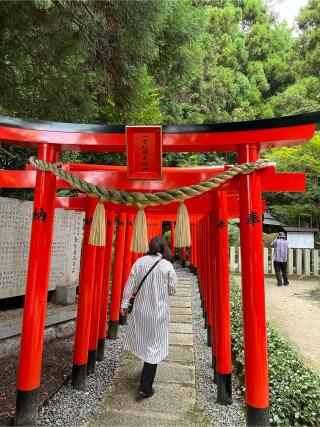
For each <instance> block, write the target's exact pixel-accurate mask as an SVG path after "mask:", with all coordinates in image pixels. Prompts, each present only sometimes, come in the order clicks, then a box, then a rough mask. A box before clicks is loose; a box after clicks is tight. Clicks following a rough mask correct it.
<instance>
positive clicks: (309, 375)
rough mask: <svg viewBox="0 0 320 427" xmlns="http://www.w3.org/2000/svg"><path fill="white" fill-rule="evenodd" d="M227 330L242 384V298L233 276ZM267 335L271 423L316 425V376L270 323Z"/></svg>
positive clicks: (319, 386)
mask: <svg viewBox="0 0 320 427" xmlns="http://www.w3.org/2000/svg"><path fill="white" fill-rule="evenodd" d="M231 331H232V332H231V333H232V352H233V357H234V358H235V362H236V364H237V366H238V368H240V369H239V373H240V375H239V377H240V380H241V381H242V384H244V351H243V329H242V300H241V290H240V286H239V283H238V282H237V280H236V279H235V278H234V277H233V278H232V280H231ZM267 337H268V362H269V386H270V423H271V425H277V426H285V425H308V426H316V425H319V424H320V377H319V376H317V375H316V374H315V372H313V371H312V370H311V369H309V368H308V367H307V366H306V365H305V364H304V362H303V361H302V359H301V358H300V357H299V355H298V354H297V353H296V352H294V351H293V350H292V349H291V348H290V346H289V345H288V344H287V342H286V341H285V340H284V339H283V338H282V337H281V336H280V335H279V334H278V333H277V332H276V331H275V330H274V329H273V328H272V327H270V325H267ZM243 391H244V387H243Z"/></svg>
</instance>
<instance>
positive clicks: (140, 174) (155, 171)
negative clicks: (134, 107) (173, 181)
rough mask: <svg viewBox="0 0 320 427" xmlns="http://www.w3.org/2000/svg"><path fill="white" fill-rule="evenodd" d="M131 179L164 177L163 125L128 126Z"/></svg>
mask: <svg viewBox="0 0 320 427" xmlns="http://www.w3.org/2000/svg"><path fill="white" fill-rule="evenodd" d="M126 137H127V156H128V178H129V179H161V178H162V132H161V126H127V127H126Z"/></svg>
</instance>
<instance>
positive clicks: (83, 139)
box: [0, 112, 320, 426]
mask: <svg viewBox="0 0 320 427" xmlns="http://www.w3.org/2000/svg"><path fill="white" fill-rule="evenodd" d="M319 123H320V112H318V113H308V114H301V115H296V116H288V117H281V118H275V119H264V120H256V121H247V122H234V123H220V124H219V123H218V124H201V125H190V126H189V125H179V126H178V125H177V126H173V125H166V126H163V127H162V128H161V131H162V135H161V140H160V142H161V147H160V151H162V152H210V151H217V152H226V151H234V152H236V153H237V154H238V163H246V162H255V161H256V160H257V159H258V158H259V153H260V150H261V149H264V148H272V147H282V146H293V145H297V144H304V143H306V142H307V141H308V140H309V139H310V138H312V137H313V135H314V132H315V131H316V130H317V128H318V126H319ZM144 129H145V128H144ZM0 141H1V142H3V143H6V144H13V145H21V146H32V147H37V150H38V158H39V159H41V160H45V161H47V162H50V163H55V162H57V161H58V158H59V155H60V153H61V151H69V150H79V151H95V152H126V151H127V142H126V127H125V126H122V125H121V126H120V125H119V126H115V125H82V124H68V123H53V122H42V121H28V120H23V119H18V118H9V117H0ZM131 149H132V148H131ZM129 151H130V147H129V146H128V156H129V155H130V153H129ZM133 154H134V153H133ZM129 163H130V162H129ZM128 166H129V165H128ZM62 168H63V169H65V170H69V171H71V172H72V174H74V175H75V176H78V177H81V178H82V179H85V180H86V181H88V182H90V183H93V184H98V185H101V186H103V187H105V188H111V189H118V190H120V189H121V190H126V191H129V192H130V191H131V192H132V191H133V192H138V191H142V192H157V191H166V190H169V189H175V188H177V187H182V186H188V185H192V184H198V183H199V182H202V181H205V180H207V179H209V178H212V177H214V176H216V175H217V174H218V173H221V172H223V171H225V170H228V169H229V168H230V167H229V166H214V167H194V168H162V169H161V165H160V169H161V174H160V176H158V179H153V178H152V176H149V177H148V179H141V175H139V174H138V175H137V176H134V174H133V175H131V176H130V174H129V173H128V167H126V166H123V167H122V166H118V167H117V166H105V165H103V166H102V165H83V164H63V165H62ZM130 173H131V172H130ZM0 186H1V187H7V188H12V187H15V188H34V189H35V192H34V211H33V221H32V229H31V240H30V250H29V264H28V274H27V284H26V292H25V304H24V316H23V326H22V335H21V348H20V358H19V368H18V381H17V406H16V419H15V423H16V425H34V424H35V423H36V419H37V411H38V393H39V385H40V375H41V360H42V351H43V339H44V325H45V317H46V305H47V294H48V281H49V274H50V253H51V244H52V235H53V223H54V212H55V208H64V209H73V210H82V211H85V226H84V239H83V248H82V260H81V271H80V285H79V300H78V310H77V323H76V334H75V344H74V356H73V373H72V384H73V386H74V387H75V388H79V389H82V388H84V387H85V380H86V375H87V374H90V373H91V372H93V371H94V369H95V362H96V360H102V359H103V357H104V352H105V351H108V349H107V348H106V349H105V338H106V335H107V331H108V336H109V337H110V338H111V339H112V338H113V339H114V338H116V337H117V329H118V324H119V307H120V299H121V294H122V291H123V288H124V285H125V283H126V280H127V278H128V275H129V272H130V268H131V265H132V264H133V263H134V262H135V260H136V259H137V258H138V257H139V256H141V255H142V254H136V253H132V252H131V251H130V242H131V238H132V231H133V222H134V218H135V213H136V211H137V208H135V207H129V206H123V205H120V204H113V203H110V202H105V208H106V217H105V221H106V230H107V231H106V246H101V247H98V246H93V245H90V244H89V242H88V240H89V233H90V227H91V219H92V215H93V211H94V208H95V205H96V203H97V199H96V198H92V197H87V196H80V197H74V198H60V197H56V190H57V189H60V188H70V186H69V185H68V184H66V183H65V182H63V181H60V180H59V179H57V178H56V177H55V176H54V175H52V174H51V173H49V172H40V171H35V170H34V169H33V168H32V167H30V166H29V167H27V168H26V170H24V171H22V170H20V171H5V170H1V171H0ZM263 191H265V192H276V191H305V176H304V174H302V173H277V172H276V170H275V165H269V166H268V167H267V168H265V169H261V170H256V171H255V172H253V173H251V174H248V175H238V176H235V177H234V178H232V179H231V180H230V181H228V182H227V183H225V184H223V185H221V186H220V187H219V188H218V189H213V190H210V191H209V192H207V193H206V194H204V195H202V196H198V197H195V198H193V199H190V200H187V201H186V206H187V209H188V212H189V217H190V225H191V227H190V228H191V247H190V250H189V253H190V259H189V260H190V269H191V271H193V272H194V273H196V274H197V275H198V282H199V289H200V294H201V300H202V306H203V313H204V317H205V323H206V327H207V330H208V345H209V346H211V347H212V356H213V359H212V360H213V365H212V366H213V369H214V372H215V378H216V382H217V389H218V397H217V400H218V402H219V403H221V404H229V403H231V401H232V390H231V372H232V358H231V337H230V302H229V261H228V227H227V224H228V219H229V218H234V217H239V218H240V243H241V272H242V273H241V275H242V301H243V333H244V352H245V390H246V408H247V425H249V426H253V425H264V426H265V425H269V411H268V408H269V389H268V361H267V337H266V315H265V295H264V268H263V242H262V212H263V209H264V204H263V202H262V199H261V193H262V192H263ZM177 208H178V203H172V204H169V205H166V206H150V207H147V208H146V210H145V211H146V216H147V223H148V237H149V238H151V237H153V236H155V235H159V234H161V233H162V223H163V221H171V224H172V225H173V223H174V221H175V218H176V213H177ZM42 213H43V214H44V215H41V214H42ZM115 227H116V228H115ZM171 229H172V232H174V228H173V226H172V228H171ZM114 230H116V233H114ZM114 235H115V237H114ZM113 240H114V248H115V252H114V264H113V277H112V293H111V301H108V295H109V282H110V271H111V268H112V266H111V260H112V248H113ZM172 249H174V248H172ZM181 258H182V262H183V264H184V265H185V259H186V248H182V249H181ZM108 303H110V307H111V308H110V313H109V325H108V326H107V325H106V323H107V308H108Z"/></svg>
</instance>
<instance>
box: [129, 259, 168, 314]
mask: <svg viewBox="0 0 320 427" xmlns="http://www.w3.org/2000/svg"><path fill="white" fill-rule="evenodd" d="M161 260H162V257H161V258H160V259H158V261H157V262H155V263H154V264H153V266H152V267H151V268H150V270H149V271H148V272H147V273H146V274H145V276H144V277H143V279H142V280H141V282H140V285H139V287H138V289H137V292H136V293H135V294H133V295H132V297H131V298H130V302H129V306H128V313H131V311H132V309H133V304H134V300H135V297H136V296H137V295H138V292H139V291H140V288H141V286H142V285H143V283H144V281H145V280H146V278H147V277H148V276H149V274H150V273H151V271H152V270H153V269H154V268H155V267H156V265H157V264H159V262H160V261H161Z"/></svg>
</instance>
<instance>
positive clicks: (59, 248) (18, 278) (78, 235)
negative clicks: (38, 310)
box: [0, 197, 84, 299]
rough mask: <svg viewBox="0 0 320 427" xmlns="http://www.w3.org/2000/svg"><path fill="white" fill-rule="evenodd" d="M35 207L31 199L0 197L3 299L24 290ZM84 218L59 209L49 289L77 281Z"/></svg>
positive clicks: (0, 275) (1, 285) (75, 213)
mask: <svg viewBox="0 0 320 427" xmlns="http://www.w3.org/2000/svg"><path fill="white" fill-rule="evenodd" d="M32 209H33V202H31V201H21V200H16V199H9V198H5V197H0V299H2V298H8V297H14V296H19V295H24V293H25V286H26V276H27V268H28V254H29V242H30V230H31V220H32ZM83 218H84V214H83V213H82V212H74V211H65V210H63V209H56V213H55V224H54V238H53V244H52V254H51V270H50V282H49V290H54V289H56V287H57V286H70V285H73V286H76V285H77V283H78V279H79V270H80V255H81V245H82V235H83Z"/></svg>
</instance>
